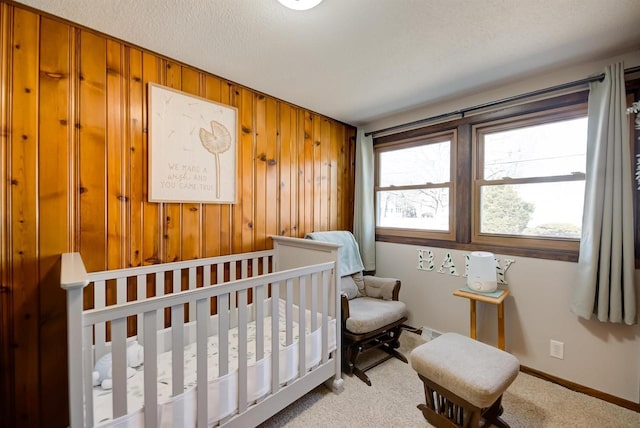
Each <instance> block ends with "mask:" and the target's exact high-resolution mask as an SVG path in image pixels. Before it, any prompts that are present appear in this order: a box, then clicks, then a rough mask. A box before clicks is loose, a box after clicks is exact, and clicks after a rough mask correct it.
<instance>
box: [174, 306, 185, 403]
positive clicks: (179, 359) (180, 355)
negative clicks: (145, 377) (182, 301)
mask: <svg viewBox="0 0 640 428" xmlns="http://www.w3.org/2000/svg"><path fill="white" fill-rule="evenodd" d="M183 339H184V308H183V306H182V305H178V306H172V307H171V386H172V388H171V392H172V394H173V395H174V396H175V395H178V394H182V393H183V392H184V340H183Z"/></svg>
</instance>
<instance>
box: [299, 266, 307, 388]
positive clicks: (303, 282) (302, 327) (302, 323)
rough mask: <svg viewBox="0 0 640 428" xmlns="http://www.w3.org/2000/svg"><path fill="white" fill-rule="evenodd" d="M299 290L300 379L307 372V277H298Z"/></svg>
mask: <svg viewBox="0 0 640 428" xmlns="http://www.w3.org/2000/svg"><path fill="white" fill-rule="evenodd" d="M299 280H300V286H299V287H300V288H299V289H298V298H299V301H298V305H299V306H298V310H299V311H298V351H299V352H300V354H299V358H298V367H299V369H300V375H299V376H300V377H302V376H304V374H305V373H306V372H307V368H306V366H307V358H306V355H307V353H306V345H307V336H306V313H305V306H306V304H307V277H306V276H301V277H300V279H299Z"/></svg>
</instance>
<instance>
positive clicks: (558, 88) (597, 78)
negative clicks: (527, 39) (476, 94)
mask: <svg viewBox="0 0 640 428" xmlns="http://www.w3.org/2000/svg"><path fill="white" fill-rule="evenodd" d="M636 71H640V66H638V67H632V68H628V69H626V70H625V71H624V73H625V74H628V73H634V72H636ZM602 79H604V73H602V74H599V75H597V76H592V77H587V78H584V79H580V80H576V81H574V82H569V83H563V84H561V85H557V86H552V87H550V88H545V89H538V90H536V91H531V92H527V93H524V94H520V95H514V96H512V97H507V98H502V99H500V100H497V101H490V102H487V103H484V104H478V105H476V106H473V107H467V108H463V109H460V110H455V111H452V112H449V113H443V114H439V115H437V116H431V117H427V118H425V119H418V120H414V121H413V122H407V123H403V124H401V125H394V126H390V127H388V128H383V129H378V130H377V131H371V132H365V134H364V135H365V136H369V135H374V136H375V134H382V133H385V132H389V131H395V130H398V129H402V128H410V127H414V126H417V125H422V124H425V123H428V122H434V121H437V120H440V119H446V118H447V117H450V116H456V115H461V116H462V117H464V115H465V114H466V113H469V112H472V111H475V110H481V109H484V108H487V107H494V106H497V105H500V104H506V103H510V102H513V101H520V100H522V99H526V98H531V97H535V96H538V95H544V94H548V93H550V92H557V91H562V90H564V89H569V88H573V87H576V86H581V85H586V84H588V83H591V82H596V81H601V80H602Z"/></svg>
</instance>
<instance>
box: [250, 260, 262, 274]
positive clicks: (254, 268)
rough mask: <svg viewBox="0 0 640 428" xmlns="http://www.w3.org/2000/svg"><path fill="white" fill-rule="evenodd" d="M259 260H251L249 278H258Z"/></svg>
mask: <svg viewBox="0 0 640 428" xmlns="http://www.w3.org/2000/svg"><path fill="white" fill-rule="evenodd" d="M259 265H260V259H259V258H254V259H252V260H251V276H258V275H259V272H260V267H259Z"/></svg>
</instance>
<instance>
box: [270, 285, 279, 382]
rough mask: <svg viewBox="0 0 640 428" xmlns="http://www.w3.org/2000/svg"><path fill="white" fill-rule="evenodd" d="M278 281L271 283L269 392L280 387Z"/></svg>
mask: <svg viewBox="0 0 640 428" xmlns="http://www.w3.org/2000/svg"><path fill="white" fill-rule="evenodd" d="M279 303H280V283H274V284H271V393H272V394H275V393H276V392H278V390H279V389H280V338H279V333H280V321H279V320H280V304H279Z"/></svg>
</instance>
